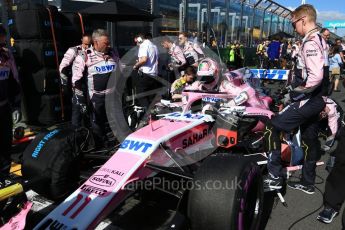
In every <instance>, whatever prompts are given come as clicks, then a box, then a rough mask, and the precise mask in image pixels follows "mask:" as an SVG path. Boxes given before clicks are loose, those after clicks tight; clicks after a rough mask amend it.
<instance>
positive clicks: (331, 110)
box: [320, 97, 341, 151]
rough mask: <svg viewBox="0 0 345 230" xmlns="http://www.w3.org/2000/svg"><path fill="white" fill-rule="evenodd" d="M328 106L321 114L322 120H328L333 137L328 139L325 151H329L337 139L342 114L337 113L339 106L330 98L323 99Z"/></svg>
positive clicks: (324, 146) (323, 147)
mask: <svg viewBox="0 0 345 230" xmlns="http://www.w3.org/2000/svg"><path fill="white" fill-rule="evenodd" d="M323 99H324V101H325V103H326V106H325V108H324V109H323V111H322V112H321V114H320V117H321V119H327V124H328V127H329V129H330V131H331V135H330V136H328V137H327V140H326V143H325V144H324V145H323V146H322V149H323V150H324V151H328V150H329V149H330V148H331V147H332V145H333V144H334V140H335V137H336V135H337V133H338V129H339V126H340V124H339V123H340V122H341V121H340V120H339V118H340V113H339V112H338V111H337V107H338V105H337V104H336V103H335V102H334V101H333V100H332V99H330V98H328V97H323Z"/></svg>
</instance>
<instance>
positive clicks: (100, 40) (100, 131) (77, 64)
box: [72, 29, 119, 148]
mask: <svg viewBox="0 0 345 230" xmlns="http://www.w3.org/2000/svg"><path fill="white" fill-rule="evenodd" d="M92 40H93V47H92V48H90V49H88V50H86V55H85V56H82V55H79V56H77V57H76V59H75V61H74V64H73V70H72V72H73V76H72V86H73V88H74V91H75V95H76V100H77V104H78V105H79V106H80V107H81V108H82V110H84V108H86V99H85V96H84V94H83V91H82V89H81V84H80V81H79V80H80V79H81V78H82V77H83V73H84V70H85V69H86V70H87V74H88V75H87V82H88V92H89V96H90V100H91V103H92V107H93V108H92V119H91V123H92V129H93V132H94V137H95V143H96V147H99V148H100V147H104V144H105V143H106V142H107V141H108V140H107V139H106V138H107V136H106V130H108V128H109V124H108V120H107V117H106V111H105V96H106V95H107V94H110V93H112V92H113V89H112V88H108V81H109V79H110V78H111V77H114V74H112V73H113V72H115V70H116V68H118V63H119V57H118V55H117V53H116V52H115V51H114V50H112V49H111V48H110V42H109V35H108V33H107V32H106V31H105V30H103V29H97V30H95V31H94V32H93V33H92Z"/></svg>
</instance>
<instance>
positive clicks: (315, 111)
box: [265, 96, 325, 185]
mask: <svg viewBox="0 0 345 230" xmlns="http://www.w3.org/2000/svg"><path fill="white" fill-rule="evenodd" d="M300 103H301V102H295V103H293V104H291V105H290V106H288V107H287V108H286V109H285V110H283V111H282V112H281V113H280V114H278V115H276V116H274V117H273V118H272V119H271V121H269V122H268V124H267V126H266V130H265V137H266V140H267V142H268V150H269V153H270V154H269V161H268V165H267V167H268V170H269V172H270V173H271V174H273V175H274V176H280V177H285V176H286V171H284V170H283V169H282V165H281V141H280V134H281V132H287V133H290V132H292V131H293V130H296V129H297V128H298V127H300V128H301V134H302V142H303V149H304V154H305V160H304V165H303V169H302V181H301V182H302V183H304V184H305V185H313V184H314V182H315V176H316V175H315V168H316V162H317V161H318V160H319V159H320V157H321V152H320V143H319V140H318V130H319V113H320V112H321V111H322V110H323V108H324V107H325V102H324V100H323V99H322V97H321V96H320V97H313V98H310V99H309V100H308V101H307V102H306V103H305V104H303V105H302V106H300Z"/></svg>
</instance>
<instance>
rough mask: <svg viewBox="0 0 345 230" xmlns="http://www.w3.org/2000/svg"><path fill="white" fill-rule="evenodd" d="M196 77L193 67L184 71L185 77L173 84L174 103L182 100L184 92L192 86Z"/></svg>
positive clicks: (171, 91) (172, 97) (172, 95)
mask: <svg viewBox="0 0 345 230" xmlns="http://www.w3.org/2000/svg"><path fill="white" fill-rule="evenodd" d="M195 75H196V71H195V69H194V68H193V67H191V66H188V67H187V69H186V70H185V71H184V74H183V76H182V77H180V78H179V79H177V80H175V81H174V82H173V84H172V85H171V89H170V93H171V99H172V100H173V101H178V100H181V99H182V91H183V90H184V89H185V88H188V86H190V85H191V84H192V83H193V82H194V79H195Z"/></svg>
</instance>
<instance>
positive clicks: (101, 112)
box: [91, 94, 110, 147]
mask: <svg viewBox="0 0 345 230" xmlns="http://www.w3.org/2000/svg"><path fill="white" fill-rule="evenodd" d="M91 103H92V118H91V123H92V124H91V126H92V131H93V134H94V138H95V143H96V147H104V146H105V142H106V141H108V138H107V133H108V132H109V131H110V128H109V123H108V119H107V114H106V111H105V95H97V94H94V95H93V96H92V98H91Z"/></svg>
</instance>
